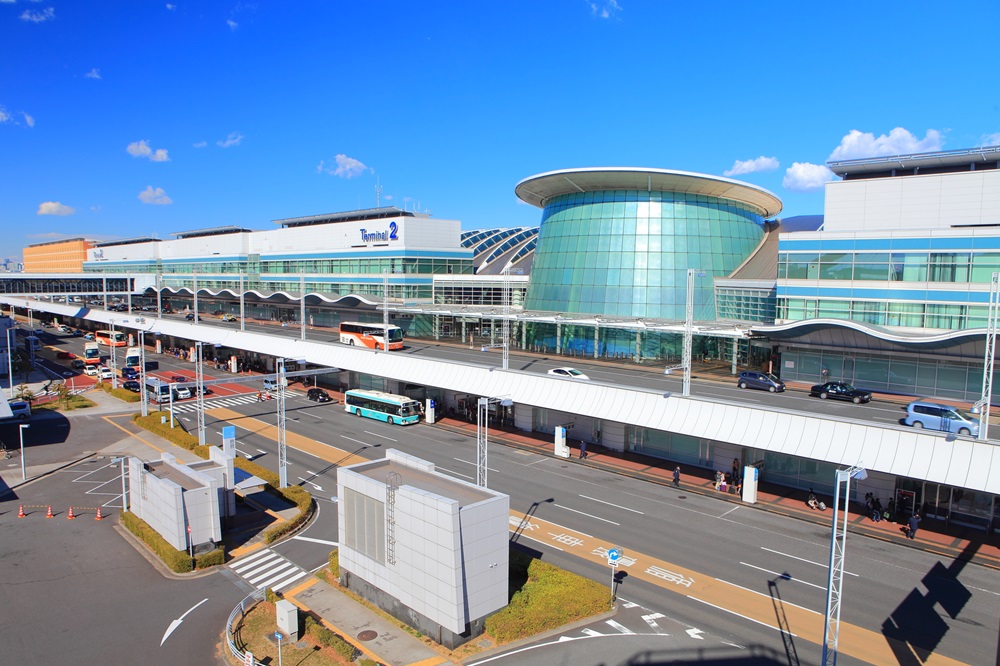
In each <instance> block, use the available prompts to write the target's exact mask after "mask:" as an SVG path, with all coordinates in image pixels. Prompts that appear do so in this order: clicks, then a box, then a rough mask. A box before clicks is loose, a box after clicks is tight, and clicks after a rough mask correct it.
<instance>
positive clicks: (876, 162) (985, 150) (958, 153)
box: [826, 146, 1000, 176]
mask: <svg viewBox="0 0 1000 666" xmlns="http://www.w3.org/2000/svg"><path fill="white" fill-rule="evenodd" d="M997 161H1000V146H985V147H982V148H969V149H964V150H944V151H939V152H934V153H914V154H912V155H888V156H885V157H865V158H861V159H856V160H840V161H835V162H827V163H826V165H827V166H828V167H829V168H830V170H831V171H833V172H834V173H835V174H837V175H838V176H847V175H851V174H864V173H873V172H882V171H889V170H891V169H927V168H939V167H959V166H965V165H973V164H989V163H990V162H997Z"/></svg>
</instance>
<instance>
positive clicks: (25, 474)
mask: <svg viewBox="0 0 1000 666" xmlns="http://www.w3.org/2000/svg"><path fill="white" fill-rule="evenodd" d="M30 427H31V426H30V425H28V424H27V423H22V424H21V425H20V426H18V428H17V433H18V434H19V435H20V436H21V480H22V481H27V480H28V471H27V469H26V468H25V466H24V431H25V430H27V429H28V428H30Z"/></svg>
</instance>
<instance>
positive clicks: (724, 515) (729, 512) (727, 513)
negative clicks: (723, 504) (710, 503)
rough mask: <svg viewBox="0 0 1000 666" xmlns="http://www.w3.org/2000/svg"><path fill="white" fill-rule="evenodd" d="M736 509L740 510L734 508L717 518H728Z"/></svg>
mask: <svg viewBox="0 0 1000 666" xmlns="http://www.w3.org/2000/svg"><path fill="white" fill-rule="evenodd" d="M738 508H740V507H738V506H734V507H733V508H732V509H730V510H729V511H726V512H725V513H724V514H722V515H721V516H719V518H725V517H726V516H728V515H729V514H731V513H732V512H733V511H736V509H738Z"/></svg>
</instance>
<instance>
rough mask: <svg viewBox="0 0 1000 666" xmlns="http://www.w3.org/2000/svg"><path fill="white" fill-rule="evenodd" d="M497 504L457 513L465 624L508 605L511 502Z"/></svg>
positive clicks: (507, 500) (482, 503)
mask: <svg viewBox="0 0 1000 666" xmlns="http://www.w3.org/2000/svg"><path fill="white" fill-rule="evenodd" d="M499 500H502V501H498V500H488V501H486V502H480V503H479V504H473V505H472V506H467V507H465V508H463V509H462V510H461V511H460V513H459V517H460V521H461V534H462V556H463V558H464V559H465V586H466V589H467V590H468V598H467V600H466V601H467V605H468V608H467V610H466V615H465V622H471V621H472V620H475V619H478V618H481V617H485V616H486V615H489V614H490V613H493V612H495V611H498V610H500V609H501V608H503V607H504V606H506V605H507V579H508V559H509V556H510V550H509V548H510V544H509V541H508V539H509V535H508V525H509V521H510V498H509V497H507V496H503V497H501V498H499Z"/></svg>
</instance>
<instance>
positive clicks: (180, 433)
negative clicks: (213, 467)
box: [132, 412, 208, 460]
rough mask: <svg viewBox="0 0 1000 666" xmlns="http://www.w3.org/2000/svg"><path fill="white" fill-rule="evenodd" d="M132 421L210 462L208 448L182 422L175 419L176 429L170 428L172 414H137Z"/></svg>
mask: <svg viewBox="0 0 1000 666" xmlns="http://www.w3.org/2000/svg"><path fill="white" fill-rule="evenodd" d="M163 418H165V419H166V423H161V422H160V420H161V419H163ZM132 420H133V421H135V423H136V425H138V426H139V427H140V428H143V429H145V430H148V431H150V432H151V433H154V434H156V435H159V436H160V437H162V438H163V439H165V440H167V441H168V442H170V443H171V444H175V445H177V446H179V447H181V448H182V449H187V450H188V451H191V452H193V453H194V454H195V455H196V456H198V457H199V458H204V459H205V460H208V446H201V445H200V444H198V437H197V436H196V435H192V434H191V433H189V432H187V431H186V430H184V428H183V426H181V424H180V421H178V420H177V419H174V427H173V428H171V427H170V412H150V413H149V416H142V415H141V414H135V415H133V416H132Z"/></svg>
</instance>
